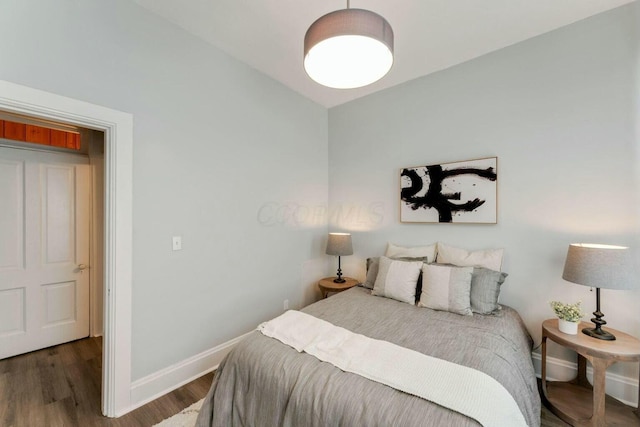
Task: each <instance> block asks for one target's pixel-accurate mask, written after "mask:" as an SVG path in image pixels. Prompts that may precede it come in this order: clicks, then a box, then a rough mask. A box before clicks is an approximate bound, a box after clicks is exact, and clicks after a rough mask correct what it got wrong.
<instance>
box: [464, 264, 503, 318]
mask: <svg viewBox="0 0 640 427" xmlns="http://www.w3.org/2000/svg"><path fill="white" fill-rule="evenodd" d="M507 276H508V274H507V273H503V272H501V271H495V270H489V269H488V268H484V267H474V268H473V275H472V276H471V310H473V312H474V313H479V314H491V313H492V312H494V311H496V310H499V309H500V306H499V305H498V297H499V296H500V286H501V285H502V284H503V283H504V280H505V279H506V278H507Z"/></svg>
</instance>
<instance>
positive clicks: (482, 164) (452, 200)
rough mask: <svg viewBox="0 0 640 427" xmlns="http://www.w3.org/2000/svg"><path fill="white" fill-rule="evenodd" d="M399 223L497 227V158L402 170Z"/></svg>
mask: <svg viewBox="0 0 640 427" xmlns="http://www.w3.org/2000/svg"><path fill="white" fill-rule="evenodd" d="M400 222H418V223H448V224H450V223H453V224H461V223H464V224H497V222H498V158H497V157H486V158H481V159H473V160H464V161H459V162H451V163H440V164H433V165H427V166H415V167H407V168H402V169H401V170H400Z"/></svg>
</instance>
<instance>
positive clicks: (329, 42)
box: [304, 1, 393, 89]
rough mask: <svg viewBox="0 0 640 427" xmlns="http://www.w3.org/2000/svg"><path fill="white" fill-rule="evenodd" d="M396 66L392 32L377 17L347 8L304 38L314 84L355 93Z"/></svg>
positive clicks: (307, 67) (326, 18)
mask: <svg viewBox="0 0 640 427" xmlns="http://www.w3.org/2000/svg"><path fill="white" fill-rule="evenodd" d="M392 65H393V30H392V29H391V25H389V23H388V22H387V20H386V19H384V18H383V17H382V16H380V15H378V14H377V13H374V12H371V11H369V10H364V9H350V8H349V2H348V1H347V8H346V9H343V10H337V11H335V12H331V13H328V14H326V15H324V16H322V17H320V18H319V19H318V20H316V21H315V22H314V23H313V24H311V26H310V27H309V29H308V30H307V33H306V34H305V36H304V69H305V71H306V72H307V74H308V75H309V77H311V78H312V79H313V80H314V81H316V82H317V83H320V84H321V85H323V86H327V87H331V88H336V89H353V88H357V87H362V86H366V85H369V84H371V83H374V82H376V81H378V80H380V79H381V78H382V77H384V76H385V75H386V74H387V73H388V72H389V70H390V69H391V66H392Z"/></svg>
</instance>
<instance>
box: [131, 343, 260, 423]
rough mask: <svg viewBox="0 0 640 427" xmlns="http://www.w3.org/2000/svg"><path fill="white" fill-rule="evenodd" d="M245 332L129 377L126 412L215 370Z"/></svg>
mask: <svg viewBox="0 0 640 427" xmlns="http://www.w3.org/2000/svg"><path fill="white" fill-rule="evenodd" d="M249 333H250V332H249ZM249 333H246V334H244V335H241V336H239V337H237V338H234V339H232V340H230V341H227V342H225V343H222V344H220V345H217V346H215V347H213V348H211V349H209V350H206V351H203V352H202V353H200V354H197V355H195V356H192V357H190V358H188V359H185V360H183V361H182V362H179V363H176V364H175V365H172V366H169V367H167V368H164V369H161V370H160V371H157V372H154V373H153V374H151V375H147V376H146V377H144V378H140V379H139V380H136V381H133V382H132V383H131V407H130V408H129V410H128V411H127V412H131V411H133V410H134V409H136V408H139V407H141V406H143V405H145V404H147V403H149V402H151V401H152V400H155V399H157V398H159V397H160V396H163V395H165V394H167V393H169V392H171V391H173V390H175V389H177V388H178V387H181V386H183V385H185V384H187V383H189V382H191V381H193V380H195V379H196V378H199V377H201V376H202V375H205V374H207V373H209V372H211V371H213V370H215V369H216V368H217V367H218V365H220V362H222V359H224V357H225V356H226V355H227V354H228V353H229V352H230V351H231V349H232V348H233V347H235V345H236V344H237V343H238V342H240V341H241V340H242V339H244V338H245V337H246V336H247V335H249Z"/></svg>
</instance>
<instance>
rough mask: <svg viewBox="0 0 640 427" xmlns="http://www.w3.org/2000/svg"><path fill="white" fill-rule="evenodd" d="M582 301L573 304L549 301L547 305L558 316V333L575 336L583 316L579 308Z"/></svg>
mask: <svg viewBox="0 0 640 427" xmlns="http://www.w3.org/2000/svg"><path fill="white" fill-rule="evenodd" d="M580 304H582V301H578V302H577V303H575V304H565V303H563V302H560V301H551V302H550V303H549V305H550V306H551V308H552V309H553V311H554V312H555V313H556V316H558V319H560V320H559V321H558V329H560V332H564V333H565V334H569V335H576V334H577V333H578V324H579V323H580V319H582V317H583V316H584V312H583V311H582V308H581V307H580Z"/></svg>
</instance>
